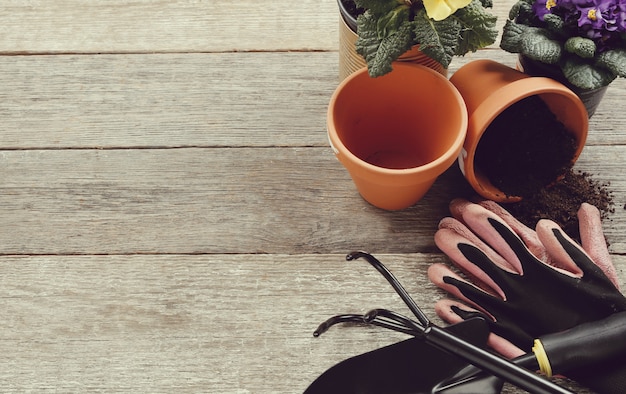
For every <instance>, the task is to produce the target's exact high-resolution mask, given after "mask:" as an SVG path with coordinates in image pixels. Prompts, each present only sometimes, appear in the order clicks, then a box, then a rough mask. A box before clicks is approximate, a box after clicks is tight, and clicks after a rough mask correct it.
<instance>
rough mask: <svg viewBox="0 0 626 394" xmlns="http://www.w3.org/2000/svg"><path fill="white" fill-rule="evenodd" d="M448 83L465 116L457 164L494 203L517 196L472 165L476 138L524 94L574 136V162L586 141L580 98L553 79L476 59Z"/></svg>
mask: <svg viewBox="0 0 626 394" xmlns="http://www.w3.org/2000/svg"><path fill="white" fill-rule="evenodd" d="M450 82H452V84H454V86H456V88H457V89H458V90H459V92H460V93H461V95H462V96H463V99H464V100H465V104H466V105H467V112H468V116H469V121H468V129H467V138H466V139H465V144H464V145H463V150H462V151H461V155H460V156H459V166H460V167H461V171H462V172H463V174H464V175H465V178H466V179H467V180H468V182H469V183H470V185H471V186H472V187H473V188H474V190H475V191H476V192H477V193H478V194H480V195H481V196H483V197H485V198H488V199H491V200H494V201H498V202H515V201H519V200H521V198H520V197H517V196H507V195H506V194H505V193H503V192H502V191H501V190H499V189H498V188H496V187H495V186H493V184H492V183H491V182H490V180H489V179H487V178H486V177H485V175H484V174H483V173H482V172H481V170H480V168H477V167H476V166H475V165H474V158H475V154H476V148H477V147H478V144H479V143H480V139H481V137H482V135H483V133H484V132H485V130H486V129H487V127H488V126H489V125H490V124H491V122H492V121H493V120H494V119H495V118H496V117H497V116H498V115H499V114H500V113H501V112H502V111H504V110H505V109H506V108H508V107H510V106H511V105H513V104H514V103H516V102H518V101H520V100H522V99H524V98H526V97H530V96H533V95H538V96H539V97H540V98H541V99H542V100H543V101H544V102H545V103H546V104H547V106H548V108H549V109H550V110H551V111H552V112H553V113H554V114H555V115H556V118H557V119H558V120H559V121H560V122H561V123H563V125H564V126H565V128H566V129H567V130H568V131H570V132H571V133H572V134H573V135H574V137H575V139H576V143H577V149H576V152H575V155H574V159H573V161H574V162H575V161H576V160H577V159H578V156H579V155H580V153H581V152H582V149H583V147H584V145H585V142H586V140H587V131H588V123H589V120H588V118H587V111H586V109H585V107H584V105H583V103H582V102H581V101H580V98H579V97H578V96H577V95H576V94H574V93H573V92H572V91H571V90H570V89H568V88H567V87H566V86H564V85H563V84H561V83H559V82H557V81H556V80H554V79H551V78H545V77H531V76H529V75H527V74H524V73H522V72H520V71H518V70H515V69H513V68H510V67H507V66H505V65H503V64H500V63H497V62H494V61H491V60H476V61H473V62H470V63H468V64H466V65H465V66H463V67H461V68H460V69H459V70H458V71H457V72H456V73H454V75H453V76H452V78H450ZM572 164H573V163H572ZM555 180H556V179H555Z"/></svg>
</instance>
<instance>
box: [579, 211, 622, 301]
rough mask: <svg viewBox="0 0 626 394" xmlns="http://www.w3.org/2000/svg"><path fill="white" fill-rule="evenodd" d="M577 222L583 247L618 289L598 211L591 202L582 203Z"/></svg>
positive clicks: (615, 273)
mask: <svg viewBox="0 0 626 394" xmlns="http://www.w3.org/2000/svg"><path fill="white" fill-rule="evenodd" d="M578 223H579V229H580V240H581V243H582V247H583V249H584V250H585V251H586V252H587V254H588V255H589V257H591V260H592V261H593V262H594V263H595V264H596V265H597V266H598V267H600V269H601V270H602V271H603V272H604V274H605V275H606V276H607V278H609V280H610V281H611V282H612V283H613V284H614V285H615V288H616V289H618V290H619V288H620V286H619V280H618V278H617V272H616V270H615V266H614V265H613V261H612V260H611V255H610V254H609V250H608V248H607V246H606V240H605V238H604V232H603V231H602V220H601V218H600V211H599V210H598V208H596V207H595V206H593V205H591V204H587V203H583V204H582V205H581V206H580V209H579V210H578Z"/></svg>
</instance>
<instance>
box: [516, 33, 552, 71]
mask: <svg viewBox="0 0 626 394" xmlns="http://www.w3.org/2000/svg"><path fill="white" fill-rule="evenodd" d="M520 52H521V53H522V54H523V55H526V56H528V57H529V58H531V59H533V60H537V61H540V62H542V63H547V64H555V63H557V62H558V61H559V59H561V54H562V53H563V47H562V46H561V43H560V42H559V41H558V40H554V39H553V38H552V36H551V35H550V34H549V32H548V31H546V30H545V29H540V28H534V27H533V28H529V29H526V31H524V32H523V33H522V36H521V51H520Z"/></svg>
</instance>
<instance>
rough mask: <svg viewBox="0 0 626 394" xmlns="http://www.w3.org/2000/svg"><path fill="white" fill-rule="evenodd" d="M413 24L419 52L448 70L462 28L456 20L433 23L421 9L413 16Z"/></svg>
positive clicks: (449, 19)
mask: <svg viewBox="0 0 626 394" xmlns="http://www.w3.org/2000/svg"><path fill="white" fill-rule="evenodd" d="M413 24H414V30H413V32H414V34H415V39H416V41H417V42H419V44H420V50H421V51H422V52H424V53H425V54H426V55H428V56H429V57H431V58H433V59H434V60H436V61H438V62H439V63H441V64H442V65H443V67H444V68H448V66H449V65H450V62H451V61H452V57H453V56H454V55H455V54H456V52H457V51H456V48H457V46H458V39H459V35H460V33H461V28H462V26H461V24H460V22H459V21H458V19H456V18H446V19H444V20H441V21H434V20H432V19H430V18H429V17H428V15H426V11H425V10H423V9H422V10H419V11H418V12H417V14H416V15H415V19H414V21H413Z"/></svg>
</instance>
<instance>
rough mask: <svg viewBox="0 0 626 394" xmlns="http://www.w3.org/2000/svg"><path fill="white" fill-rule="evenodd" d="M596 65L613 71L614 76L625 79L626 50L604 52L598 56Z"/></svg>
mask: <svg viewBox="0 0 626 394" xmlns="http://www.w3.org/2000/svg"><path fill="white" fill-rule="evenodd" d="M596 64H597V65H598V66H599V67H604V68H606V69H608V70H611V72H613V73H614V74H616V75H618V76H620V77H622V78H624V77H626V50H624V49H613V50H610V51H606V52H602V53H601V54H600V55H598V59H597V63H596Z"/></svg>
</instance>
